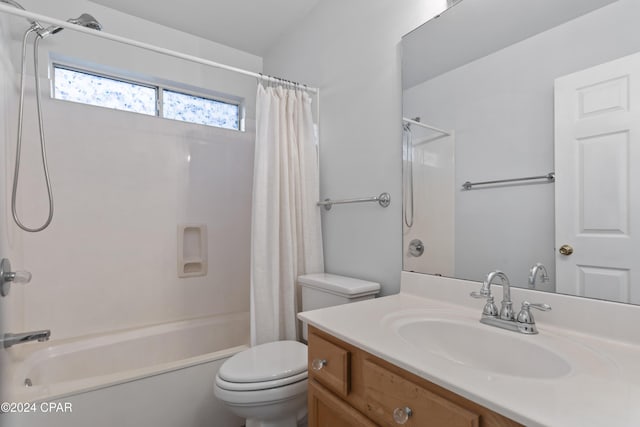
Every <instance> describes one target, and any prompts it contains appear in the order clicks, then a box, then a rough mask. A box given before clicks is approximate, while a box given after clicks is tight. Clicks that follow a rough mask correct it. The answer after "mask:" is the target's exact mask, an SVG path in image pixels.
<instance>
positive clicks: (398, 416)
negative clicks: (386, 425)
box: [393, 406, 413, 424]
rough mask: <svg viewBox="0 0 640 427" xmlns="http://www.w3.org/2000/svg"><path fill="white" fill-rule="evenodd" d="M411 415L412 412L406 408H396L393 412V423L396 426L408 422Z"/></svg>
mask: <svg viewBox="0 0 640 427" xmlns="http://www.w3.org/2000/svg"><path fill="white" fill-rule="evenodd" d="M412 414H413V411H412V410H411V408H409V407H408V406H405V407H404V408H396V409H394V410H393V421H395V422H396V424H404V423H406V422H407V421H409V417H411V415H412Z"/></svg>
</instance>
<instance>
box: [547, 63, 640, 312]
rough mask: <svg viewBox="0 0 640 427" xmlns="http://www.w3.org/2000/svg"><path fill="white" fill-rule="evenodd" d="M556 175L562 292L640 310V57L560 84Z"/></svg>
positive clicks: (557, 89)
mask: <svg viewBox="0 0 640 427" xmlns="http://www.w3.org/2000/svg"><path fill="white" fill-rule="evenodd" d="M555 171H556V193H555V194H556V197H555V199H556V207H555V209H556V277H557V291H558V292H561V293H567V294H573V295H581V296H586V297H591V298H603V299H607V300H612V301H621V302H631V303H635V304H639V303H640V277H638V275H640V236H639V233H640V229H639V228H640V221H639V219H638V217H639V216H640V54H634V55H631V56H627V57H624V58H621V59H617V60H615V61H611V62H608V63H605V64H602V65H598V66H596V67H593V68H589V69H587V70H584V71H579V72H577V73H574V74H570V75H567V76H564V77H561V78H559V79H557V80H556V81H555ZM563 245H567V246H565V249H566V250H564V249H563V250H562V252H564V253H565V254H564V255H563V254H561V253H560V251H561V248H562V247H563ZM571 250H573V253H571V254H568V252H571Z"/></svg>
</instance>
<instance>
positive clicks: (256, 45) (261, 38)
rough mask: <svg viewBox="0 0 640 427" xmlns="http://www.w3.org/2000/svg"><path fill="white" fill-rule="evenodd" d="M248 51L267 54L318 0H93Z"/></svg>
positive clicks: (259, 54)
mask: <svg viewBox="0 0 640 427" xmlns="http://www.w3.org/2000/svg"><path fill="white" fill-rule="evenodd" d="M91 1H93V2H94V3H98V4H101V5H103V6H106V7H110V8H112V9H116V10H119V11H121V12H124V13H127V14H129V15H133V16H137V17H139V18H143V19H146V20H148V21H152V22H156V23H158V24H162V25H165V26H167V27H171V28H175V29H177V30H181V31H184V32H187V33H190V34H194V35H196V36H199V37H202V38H205V39H208V40H212V41H215V42H218V43H221V44H224V45H227V46H230V47H233V48H236V49H240V50H243V51H245V52H249V53H253V54H255V55H258V56H264V55H265V53H266V52H267V50H268V49H269V47H270V46H271V45H272V44H274V43H275V42H276V41H277V40H278V39H279V38H280V36H281V35H282V34H283V33H284V32H286V30H287V29H288V28H289V27H291V26H293V25H294V24H295V22H296V21H298V20H299V19H300V18H302V17H303V16H305V15H306V14H307V13H309V11H311V9H313V7H314V6H315V5H316V4H317V3H318V0H269V1H264V0H180V1H170V0H160V1H154V2H142V1H131V0H91Z"/></svg>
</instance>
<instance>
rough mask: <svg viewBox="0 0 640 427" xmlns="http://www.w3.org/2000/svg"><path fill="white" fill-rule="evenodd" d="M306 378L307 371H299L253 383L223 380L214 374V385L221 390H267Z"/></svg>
mask: <svg viewBox="0 0 640 427" xmlns="http://www.w3.org/2000/svg"><path fill="white" fill-rule="evenodd" d="M306 379H307V371H304V372H301V373H299V374H296V375H292V376H290V377H286V378H279V379H277V380H272V381H257V382H255V383H235V382H231V381H225V380H223V379H222V378H220V375H217V376H216V385H217V386H218V387H220V388H221V389H223V390H229V391H257V390H268V389H271V388H278V387H284V386H286V385H289V384H293V383H297V382H299V381H303V380H306Z"/></svg>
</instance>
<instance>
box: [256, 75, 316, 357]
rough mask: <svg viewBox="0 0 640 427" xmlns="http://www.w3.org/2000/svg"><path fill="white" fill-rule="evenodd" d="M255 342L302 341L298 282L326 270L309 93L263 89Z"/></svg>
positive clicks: (260, 88) (258, 122) (258, 133)
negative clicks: (299, 337)
mask: <svg viewBox="0 0 640 427" xmlns="http://www.w3.org/2000/svg"><path fill="white" fill-rule="evenodd" d="M256 116H257V120H256V145H255V157H254V176H253V212H252V219H251V225H252V228H251V344H252V345H256V344H261V343H265V342H271V341H278V340H287V339H296V338H297V336H298V334H297V324H298V322H297V321H296V317H295V316H296V313H297V312H298V311H299V301H300V297H299V295H298V291H297V287H296V278H297V277H298V276H299V275H301V274H306V273H317V272H322V271H324V260H323V255H322V234H321V228H320V210H319V208H318V207H317V206H316V202H317V201H318V197H319V189H318V187H319V183H318V161H317V150H316V141H315V139H316V137H315V135H316V133H315V131H314V123H313V115H312V113H311V97H310V96H309V95H308V94H307V93H306V91H304V90H299V89H292V88H285V87H281V86H279V87H270V86H267V87H265V86H263V85H262V84H258V93H257V100H256Z"/></svg>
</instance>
